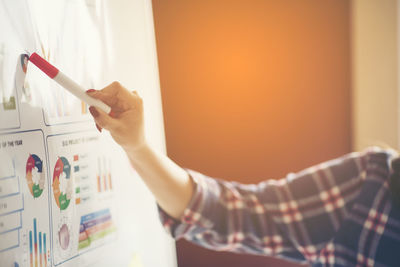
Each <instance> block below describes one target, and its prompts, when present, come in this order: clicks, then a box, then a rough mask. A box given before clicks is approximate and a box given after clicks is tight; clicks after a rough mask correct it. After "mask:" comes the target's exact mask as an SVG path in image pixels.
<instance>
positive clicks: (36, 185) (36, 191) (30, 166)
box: [26, 154, 45, 198]
mask: <svg viewBox="0 0 400 267" xmlns="http://www.w3.org/2000/svg"><path fill="white" fill-rule="evenodd" d="M33 170H36V172H37V175H34V174H33ZM34 176H37V177H34ZM26 183H27V185H28V188H29V191H30V192H31V194H32V196H33V197H34V198H38V197H40V196H41V195H42V193H43V190H44V183H45V175H44V172H43V161H42V160H41V159H40V158H39V157H38V156H37V155H35V154H31V155H29V157H28V160H27V161H26Z"/></svg>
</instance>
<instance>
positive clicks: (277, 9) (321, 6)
mask: <svg viewBox="0 0 400 267" xmlns="http://www.w3.org/2000/svg"><path fill="white" fill-rule="evenodd" d="M362 1H364V0H360V1H356V2H359V3H356V4H355V6H352V2H351V1H348V0H325V1H320V0H302V1H292V0H279V1H278V0H274V1H272V0H271V1H266V0H251V1H249V0H217V1H216V0H190V1H185V0H170V1H163V0H153V10H154V21H155V31H156V39H157V51H158V60H159V70H160V80H161V89H162V99H163V110H164V119H165V130H166V140H167V150H168V155H169V156H170V157H171V158H172V159H173V160H175V161H176V162H177V163H178V164H180V165H181V166H184V167H188V168H192V169H196V170H198V171H201V172H203V173H205V174H208V175H210V176H214V177H220V178H223V179H226V180H234V181H239V182H242V183H257V182H259V181H262V180H264V179H268V178H280V177H282V176H284V175H286V174H287V173H288V172H295V171H299V170H301V169H303V168H305V167H308V166H310V165H312V164H316V163H318V162H321V161H324V160H328V159H331V158H333V157H337V156H340V155H342V154H345V153H348V152H350V151H351V150H352V145H354V143H356V142H357V140H359V139H360V138H361V137H362V136H363V134H364V135H365V133H367V132H368V127H370V128H371V127H373V123H372V124H371V123H369V124H368V123H363V122H362V121H367V119H365V115H363V114H364V113H363V112H362V109H363V108H367V109H368V105H369V104H368V102H367V101H366V100H365V99H364V100H360V101H358V100H357V101H356V100H354V99H353V97H352V95H353V93H352V90H351V88H352V84H353V82H354V81H352V73H353V72H357V71H359V64H361V65H363V64H364V62H356V64H353V65H352V60H351V59H352V50H353V49H354V47H353V43H357V45H358V46H359V47H358V49H363V40H361V39H360V38H361V37H362V38H365V35H360V36H361V37H357V40H358V41H356V42H354V40H352V34H351V30H352V29H353V30H354V29H355V28H357V29H359V28H363V27H364V23H366V22H365V21H364V20H367V19H373V16H372V17H371V16H370V17H369V18H367V17H363V15H362V14H364V13H365V11H363V8H364V6H363V4H361V2H362ZM367 2H369V3H371V2H374V1H372V0H368V1H367V0H366V3H367ZM375 2H377V1H375ZM379 2H382V1H379ZM388 2H390V4H389V5H392V7H393V5H395V2H396V1H388ZM371 8H373V7H371ZM387 8H390V6H389V7H387ZM358 11H360V12H359V14H358V17H357V18H359V21H358V22H357V24H356V25H355V26H354V25H353V26H352V24H351V17H352V13H354V12H358ZM382 12H385V11H382ZM383 16H384V14H383ZM379 27H384V24H382V25H380V26H379ZM379 27H378V29H377V30H379V29H380V28H379ZM363 36H364V37H363ZM388 38H389V37H388ZM389 39H390V38H389ZM352 47H353V48H352ZM372 52H373V50H372ZM364 53H368V52H367V51H364ZM385 62H386V61H385ZM389 66H390V64H389ZM362 75H367V76H368V75H369V76H370V75H371V73H366V74H365V73H364V72H361V74H359V75H358V76H357V77H358V78H357V79H359V80H358V82H357V86H358V88H359V89H358V91H357V94H362V93H361V92H363V90H365V88H364V87H363V86H362V85H361V86H359V83H360V81H361V80H362ZM385 96H386V95H385ZM388 97H389V96H388ZM391 97H393V95H391ZM356 102H357V103H358V104H357V110H354V107H353V105H352V103H353V104H354V103H356ZM381 105H385V101H384V100H382V103H381ZM360 108H361V109H360ZM374 108H379V107H378V106H375V107H374ZM352 110H353V112H352ZM388 112H389V113H390V112H393V111H388ZM353 113H354V114H356V115H354V114H353ZM387 114H388V113H385V114H382V115H380V117H379V118H375V119H378V120H379V119H382V116H384V115H387ZM367 115H368V114H367ZM392 119H393V120H396V118H392ZM360 121H361V124H360V125H366V124H368V125H372V126H368V127H367V126H366V127H367V128H365V127H364V126H361V127H364V128H363V129H361V130H358V131H357V136H355V135H354V134H353V132H354V131H353V130H354V129H353V128H354V127H358V128H357V129H360V126H357V125H358V124H357V123H355V122H360ZM389 130H390V129H389ZM390 135H391V136H392V134H390ZM375 137H377V138H379V137H382V135H380V134H379V133H378V134H377V135H375ZM383 137H385V136H383ZM360 147H361V145H360V146H359V147H358V148H360ZM177 249H178V250H177V251H178V261H179V266H180V267H197V266H199V267H200V266H202V267H203V266H209V267H213V266H218V267H221V266H230V267H238V266H252V267H257V266H276V265H278V264H279V266H297V265H294V264H292V263H288V262H286V261H281V260H277V259H271V258H266V257H257V256H243V255H237V254H231V253H222V252H213V251H209V250H205V249H202V248H199V247H197V246H194V245H191V244H189V243H188V242H186V241H178V242H177Z"/></svg>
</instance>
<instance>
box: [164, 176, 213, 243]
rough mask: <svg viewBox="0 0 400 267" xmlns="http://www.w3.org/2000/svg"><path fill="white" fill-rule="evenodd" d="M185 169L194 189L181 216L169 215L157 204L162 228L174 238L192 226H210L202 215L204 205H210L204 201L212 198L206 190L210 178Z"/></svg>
mask: <svg viewBox="0 0 400 267" xmlns="http://www.w3.org/2000/svg"><path fill="white" fill-rule="evenodd" d="M186 171H187V173H188V174H189V177H190V179H192V181H193V184H194V189H193V195H192V198H191V200H190V201H189V204H188V206H187V207H186V208H185V210H184V211H183V214H182V217H181V218H180V219H179V220H178V219H175V218H173V217H171V216H170V215H168V213H167V212H165V211H164V210H163V209H162V208H161V207H160V206H159V205H158V204H157V208H158V212H159V218H160V220H161V223H162V225H163V227H164V229H165V230H166V231H167V232H168V233H169V234H170V235H171V236H172V237H173V238H175V239H179V238H181V237H184V236H185V234H187V233H188V232H190V230H191V229H193V228H194V227H201V228H209V227H212V223H211V222H210V221H209V220H207V219H205V218H204V216H203V215H202V212H203V210H204V209H205V207H207V206H209V205H210V204H209V203H206V202H211V201H212V200H213V197H212V195H213V194H210V192H208V191H209V190H210V185H209V184H208V183H210V181H209V180H210V178H208V177H206V176H204V175H203V174H201V173H198V172H195V171H192V170H188V169H186ZM206 195H207V197H206Z"/></svg>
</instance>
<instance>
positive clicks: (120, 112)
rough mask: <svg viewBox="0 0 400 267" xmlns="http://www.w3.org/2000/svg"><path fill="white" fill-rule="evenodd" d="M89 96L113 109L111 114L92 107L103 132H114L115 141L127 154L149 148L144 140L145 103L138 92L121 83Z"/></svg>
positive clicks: (112, 133) (95, 118)
mask: <svg viewBox="0 0 400 267" xmlns="http://www.w3.org/2000/svg"><path fill="white" fill-rule="evenodd" d="M86 93H87V94H88V95H89V96H91V97H93V98H96V99H99V100H101V101H103V102H104V103H105V104H107V105H108V106H110V107H111V112H110V114H106V113H105V112H104V111H102V110H100V109H98V108H95V107H90V108H89V111H90V114H92V116H93V118H94V120H95V122H96V126H97V127H98V129H99V131H101V128H104V129H106V130H108V131H110V133H111V136H112V137H113V138H114V140H115V141H116V142H117V143H118V144H119V145H121V146H122V148H123V149H125V151H127V152H134V151H135V150H137V149H139V148H141V147H143V146H145V145H146V140H145V136H144V116H143V100H142V98H140V96H139V95H138V94H137V93H136V91H134V92H130V91H128V90H127V89H126V88H125V87H123V86H122V85H121V84H120V83H119V82H113V83H112V84H110V85H108V86H107V87H105V88H103V89H102V90H93V89H92V90H88V91H87V92H86Z"/></svg>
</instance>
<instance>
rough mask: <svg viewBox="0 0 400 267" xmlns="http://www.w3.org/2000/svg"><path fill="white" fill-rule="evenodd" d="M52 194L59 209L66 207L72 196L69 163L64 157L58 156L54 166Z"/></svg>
mask: <svg viewBox="0 0 400 267" xmlns="http://www.w3.org/2000/svg"><path fill="white" fill-rule="evenodd" d="M52 187H53V195H54V200H55V201H56V204H57V206H58V207H59V208H60V210H65V209H67V208H68V206H69V203H70V202H71V198H72V180H71V165H70V164H69V162H68V160H67V159H66V158H65V157H59V158H58V159H57V162H56V164H55V166H54V173H53V184H52Z"/></svg>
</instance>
